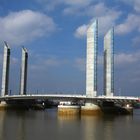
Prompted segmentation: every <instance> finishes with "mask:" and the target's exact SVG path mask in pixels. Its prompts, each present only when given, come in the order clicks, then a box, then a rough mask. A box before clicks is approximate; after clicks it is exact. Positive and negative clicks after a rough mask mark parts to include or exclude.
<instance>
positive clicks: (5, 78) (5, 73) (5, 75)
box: [1, 42, 10, 96]
mask: <svg viewBox="0 0 140 140" xmlns="http://www.w3.org/2000/svg"><path fill="white" fill-rule="evenodd" d="M9 69H10V47H9V46H8V44H7V43H6V42H4V55H3V70H2V86H1V96H5V95H8V86H9Z"/></svg>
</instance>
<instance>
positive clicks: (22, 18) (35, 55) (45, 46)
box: [0, 0, 140, 96]
mask: <svg viewBox="0 0 140 140" xmlns="http://www.w3.org/2000/svg"><path fill="white" fill-rule="evenodd" d="M95 19H98V22H99V37H98V95H102V94H103V38H104V35H105V34H106V32H107V31H108V30H109V29H110V28H112V27H114V30H115V35H114V50H115V52H114V56H115V66H114V67H115V69H114V73H115V75H114V78H115V93H114V94H115V95H122V96H140V92H139V91H140V1H139V0H113V1H110V0H53V1H52V0H30V1H29V0H24V1H23V0H12V1H11V0H0V85H1V75H2V59H3V41H7V42H8V44H9V46H10V48H11V65H10V80H9V90H11V92H12V94H18V93H19V85H20V84H19V81H20V66H21V47H22V46H24V47H26V48H27V50H28V53H29V64H28V86H27V88H28V89H27V91H28V93H37V92H38V93H43V94H45V93H65V94H85V88H86V86H85V85H86V80H85V79H86V69H85V66H86V30H87V27H88V25H89V24H90V23H91V22H93V21H94V20H95Z"/></svg>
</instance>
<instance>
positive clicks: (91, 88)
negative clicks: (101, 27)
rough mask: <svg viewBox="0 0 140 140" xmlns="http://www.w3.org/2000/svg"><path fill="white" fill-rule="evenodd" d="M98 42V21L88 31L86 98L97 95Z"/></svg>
mask: <svg viewBox="0 0 140 140" xmlns="http://www.w3.org/2000/svg"><path fill="white" fill-rule="evenodd" d="M97 40H98V21H97V20H95V21H94V22H93V23H91V24H90V25H89V27H88V29H87V62H86V96H87V97H94V96H96V95H97Z"/></svg>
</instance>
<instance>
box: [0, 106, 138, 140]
mask: <svg viewBox="0 0 140 140" xmlns="http://www.w3.org/2000/svg"><path fill="white" fill-rule="evenodd" d="M0 140H140V110H135V111H134V115H133V116H103V117H95V116H80V117H78V116H77V117H76V116H71V117H70V116H58V115H57V110H56V109H47V110H45V111H35V110H28V111H15V110H13V111H12V110H11V111H10V110H8V111H0Z"/></svg>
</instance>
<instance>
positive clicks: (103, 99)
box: [0, 20, 140, 112]
mask: <svg viewBox="0 0 140 140" xmlns="http://www.w3.org/2000/svg"><path fill="white" fill-rule="evenodd" d="M97 42H98V22H97V20H95V22H93V23H91V24H90V25H89V27H88V29H87V59H86V60H87V62H86V94H85V95H64V94H63V95H61V94H28V93H27V66H28V52H27V49H26V48H24V47H23V48H22V61H21V73H20V91H19V95H9V89H8V88H9V87H8V86H9V69H10V47H9V45H8V44H7V42H4V55H3V71H2V88H1V97H0V101H1V102H2V101H5V102H6V103H7V104H9V103H12V102H15V103H17V104H18V103H20V102H22V103H23V102H25V103H27V102H31V101H37V100H41V101H46V100H51V101H58V102H62V101H66V102H75V103H76V104H78V105H79V104H82V105H83V108H82V109H83V110H84V112H85V110H86V111H87V112H88V111H91V110H92V111H93V112H96V111H97V110H100V108H99V105H101V107H104V106H105V105H109V106H114V105H116V104H119V105H120V106H121V107H122V108H123V106H125V105H126V106H127V105H129V106H131V105H132V104H134V103H138V102H139V101H140V99H139V97H124V96H114V52H113V51H114V29H113V28H112V29H110V30H109V31H108V32H107V34H106V35H105V37H104V93H103V94H104V95H103V96H98V95H97V73H98V72H97V58H98V57H97V50H98V43H97ZM104 103H105V104H104ZM127 107H128V106H127ZM61 108H63V106H61Z"/></svg>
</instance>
